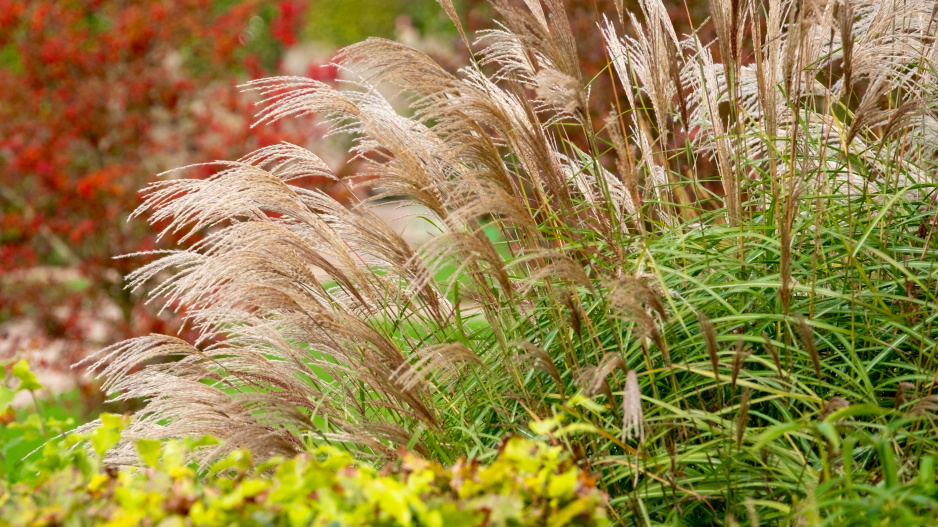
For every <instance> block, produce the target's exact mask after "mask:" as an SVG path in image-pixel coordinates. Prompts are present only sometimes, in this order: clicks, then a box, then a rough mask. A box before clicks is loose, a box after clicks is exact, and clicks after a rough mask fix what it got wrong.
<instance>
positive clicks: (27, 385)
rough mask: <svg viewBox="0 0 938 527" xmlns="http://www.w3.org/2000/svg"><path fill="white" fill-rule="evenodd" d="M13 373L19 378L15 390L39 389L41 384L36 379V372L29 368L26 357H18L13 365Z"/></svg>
mask: <svg viewBox="0 0 938 527" xmlns="http://www.w3.org/2000/svg"><path fill="white" fill-rule="evenodd" d="M13 375H14V376H15V377H16V378H17V379H19V380H20V385H19V387H17V390H33V391H36V390H41V389H42V384H39V380H38V379H36V374H34V373H33V371H32V370H31V369H29V363H28V362H26V359H20V360H18V361H16V364H14V365H13Z"/></svg>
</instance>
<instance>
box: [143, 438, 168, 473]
mask: <svg viewBox="0 0 938 527" xmlns="http://www.w3.org/2000/svg"><path fill="white" fill-rule="evenodd" d="M162 447H163V443H162V442H161V441H157V440H156V439H141V440H139V441H137V452H139V453H140V459H142V460H143V462H144V463H146V464H147V466H149V467H153V468H158V467H159V466H160V450H161V449H162Z"/></svg>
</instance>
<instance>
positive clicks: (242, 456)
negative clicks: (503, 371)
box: [0, 414, 608, 527]
mask: <svg viewBox="0 0 938 527" xmlns="http://www.w3.org/2000/svg"><path fill="white" fill-rule="evenodd" d="M101 422H102V426H101V427H99V428H98V429H97V430H95V431H94V432H93V433H91V434H90V435H82V434H70V435H68V436H66V437H65V438H64V439H63V440H60V441H56V442H50V443H48V444H47V445H46V446H45V447H44V448H43V450H42V455H41V457H39V458H38V459H37V460H36V461H35V462H34V463H33V468H34V469H35V470H34V471H32V474H33V475H32V476H31V477H29V478H28V479H27V480H25V481H21V482H18V483H16V484H12V485H10V484H4V486H3V489H2V492H0V525H4V526H6V525H30V526H40V525H69V526H85V525H89V526H90V525H107V526H113V527H116V526H132V525H144V524H145V525H161V526H176V525H219V526H221V525H225V526H227V525H257V526H261V525H265V526H266V525H289V526H300V525H333V526H340V525H361V526H371V525H382V526H427V527H443V526H446V527H458V526H467V527H468V526H478V525H492V526H497V525H501V526H515V525H517V526H522V525H539V526H540V525H544V526H558V527H559V526H562V525H583V526H601V525H607V524H608V522H607V520H606V517H605V496H604V495H603V493H602V492H600V491H599V490H598V489H597V488H596V485H595V480H594V479H592V478H590V477H589V476H587V475H586V474H585V473H584V472H582V471H580V470H579V469H578V468H577V467H576V465H575V464H574V463H573V462H572V461H571V460H570V459H569V458H568V457H567V456H566V455H564V454H563V452H562V450H561V448H559V447H550V446H546V445H544V444H543V443H536V442H531V441H528V440H525V439H522V438H518V437H515V438H511V439H508V440H507V441H505V443H504V444H503V445H502V447H501V449H500V452H499V455H498V456H497V458H496V459H495V460H494V462H492V463H491V464H489V465H487V466H483V465H481V464H479V463H477V462H474V461H470V462H458V463H457V464H456V465H455V466H453V467H450V468H444V467H443V466H442V465H440V464H438V463H434V462H430V461H425V460H423V459H420V458H418V457H415V456H413V455H410V454H406V455H404V456H402V458H401V460H400V463H399V464H396V465H394V466H393V467H388V469H386V470H384V471H382V472H379V471H377V470H375V469H374V468H372V467H370V466H367V465H363V464H359V463H356V462H355V461H354V459H353V458H352V457H351V455H350V454H348V453H347V452H344V451H340V450H338V449H336V448H333V447H329V446H323V447H319V448H318V449H316V450H315V451H313V452H312V455H307V454H303V455H299V456H297V457H294V458H292V459H285V458H274V459H270V460H268V461H266V462H264V463H260V464H256V465H255V464H254V463H253V461H252V457H251V453H250V452H249V451H247V450H236V451H234V452H232V453H231V454H229V455H228V456H227V457H225V458H224V459H222V460H221V461H218V462H217V463H215V464H214V465H212V466H211V467H209V468H208V469H207V470H199V469H198V468H197V467H196V466H194V465H192V464H187V462H186V459H187V456H186V453H187V452H191V451H193V450H195V449H199V448H207V447H210V446H212V445H213V444H216V443H217V441H216V440H214V439H211V438H208V437H205V438H202V439H200V440H194V439H186V440H173V441H168V442H160V441H154V440H140V441H137V442H136V449H137V452H138V453H139V455H140V459H141V460H142V462H143V466H142V467H140V468H135V469H125V470H121V471H117V470H115V469H114V468H113V467H104V466H102V465H101V464H100V463H99V462H98V461H97V460H98V457H97V456H93V455H91V453H90V452H89V450H88V449H87V448H83V442H86V441H89V440H90V443H91V445H92V446H93V450H94V451H95V452H97V453H101V452H103V451H104V450H106V449H108V448H111V447H113V446H114V445H115V444H116V443H117V442H118V441H119V439H120V432H121V430H122V429H123V428H124V426H125V424H126V418H123V417H120V416H115V415H109V414H104V415H102V419H101ZM84 444H86V443H84Z"/></svg>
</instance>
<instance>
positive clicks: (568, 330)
mask: <svg viewBox="0 0 938 527" xmlns="http://www.w3.org/2000/svg"><path fill="white" fill-rule="evenodd" d="M441 3H442V4H443V5H444V7H445V8H447V12H449V13H450V14H451V15H454V13H455V12H454V10H453V9H452V6H451V5H450V4H449V3H448V2H445V1H444V2H441ZM493 4H494V5H495V7H496V8H497V10H498V11H500V12H501V13H502V15H503V18H504V27H502V29H499V30H496V31H492V32H489V33H486V34H485V35H484V36H483V38H482V39H481V40H480V42H479V44H480V45H479V46H478V49H479V50H480V51H478V53H477V54H476V57H475V58H476V61H475V62H474V63H473V65H472V66H471V67H467V68H465V69H463V70H461V71H460V72H458V73H457V74H451V73H449V72H447V71H445V70H443V69H442V68H441V67H439V66H437V65H436V64H435V63H434V62H433V61H432V60H430V59H429V58H428V57H426V56H424V55H422V54H421V53H419V52H417V51H414V50H412V49H409V48H407V47H406V46H403V45H401V44H397V43H394V42H390V41H386V40H380V39H370V40H368V41H366V42H363V43H360V44H357V45H354V46H351V47H349V48H346V49H345V50H344V51H343V52H342V53H341V54H340V57H339V60H340V62H341V65H342V67H343V68H344V69H345V70H346V71H347V72H348V75H349V76H351V77H352V78H353V79H354V81H350V82H349V83H348V84H349V87H348V89H346V90H344V91H339V90H335V89H333V88H331V87H329V86H327V85H324V84H322V83H319V82H316V81H312V80H308V79H302V78H280V79H270V80H265V81H259V82H256V83H252V84H251V85H249V86H248V87H249V88H250V89H256V90H259V91H260V92H261V93H262V95H264V96H265V98H266V100H265V105H266V107H265V109H263V110H262V111H261V112H260V114H259V121H260V122H262V123H263V122H270V121H275V120H277V119H281V118H285V117H289V116H300V115H305V114H308V113H315V114H318V115H323V116H326V117H327V124H329V125H331V126H332V127H333V130H334V131H335V133H339V132H347V133H350V134H352V135H353V137H355V138H356V143H355V146H354V148H353V150H352V152H353V153H354V154H356V155H358V156H359V157H360V158H362V159H363V160H364V162H365V164H366V166H367V170H366V171H365V172H364V173H362V174H360V176H362V177H361V178H360V179H359V178H358V177H357V176H356V177H352V178H350V179H349V180H348V182H349V183H350V184H356V183H358V184H366V185H369V186H370V187H371V188H372V190H373V191H374V197H373V199H372V200H371V201H374V200H379V199H381V200H391V201H400V202H403V203H405V204H414V203H416V204H419V205H420V206H421V207H422V210H423V211H424V212H422V214H423V216H425V217H426V218H428V221H430V222H431V223H432V224H433V225H435V226H436V227H438V228H439V230H440V234H439V235H438V236H436V237H434V238H433V239H431V240H430V241H429V242H427V243H426V244H424V245H422V246H420V247H413V246H412V245H411V244H409V243H407V242H406V241H405V240H404V239H403V238H402V237H401V236H400V235H399V234H398V233H397V232H395V231H394V230H393V229H391V228H390V227H389V225H388V224H387V223H386V222H385V221H383V220H382V219H381V218H380V217H378V216H377V215H376V214H375V213H374V212H373V211H372V210H371V209H370V208H369V206H368V205H369V204H368V203H367V202H365V203H362V204H359V205H358V206H355V207H352V208H351V209H349V208H347V207H345V206H343V205H340V204H339V203H337V202H335V201H334V200H332V199H330V198H329V197H328V196H325V195H324V194H323V193H321V192H318V191H313V190H308V189H305V188H301V187H299V186H296V185H294V184H292V182H294V181H295V180H296V178H298V177H301V176H308V175H318V176H329V175H331V171H330V170H329V168H328V167H327V165H326V164H325V163H324V162H322V161H321V160H320V159H319V158H318V157H316V156H315V155H314V154H312V153H310V152H309V151H307V150H304V149H301V148H299V147H295V146H292V145H279V146H275V147H270V148H266V149H262V150H260V151H258V152H255V153H254V154H251V155H249V156H247V157H245V158H242V159H241V160H239V161H237V162H222V163H219V167H220V169H221V170H220V172H218V173H217V174H216V175H215V176H214V177H212V178H211V179H208V180H204V181H199V180H186V179H177V180H170V181H165V182H162V183H158V184H156V185H154V186H152V187H150V188H149V190H148V199H147V202H146V205H145V207H144V208H142V209H141V210H140V211H138V212H139V213H141V214H142V213H145V212H151V213H152V215H151V221H153V222H155V223H157V222H159V223H161V224H162V225H166V232H176V231H181V230H186V229H189V230H190V232H191V233H193V234H195V233H199V234H202V233H204V234H205V238H204V239H202V240H201V241H199V242H197V243H194V244H193V245H192V246H191V247H190V248H189V249H187V250H182V251H176V252H171V253H168V254H166V255H165V257H164V258H163V259H162V260H160V261H157V262H155V263H153V264H150V265H148V266H146V267H143V268H141V269H140V270H138V271H137V272H136V273H135V274H134V276H133V284H132V285H133V286H135V287H139V286H142V285H143V284H144V283H146V282H147V281H149V280H151V279H155V278H157V279H161V280H162V282H161V284H162V285H161V286H159V288H158V289H157V290H156V291H157V294H158V295H163V296H164V297H165V299H166V300H167V301H168V302H169V305H171V306H176V305H181V306H186V308H187V311H186V316H187V318H188V319H189V321H191V323H192V324H193V325H194V327H196V328H197V329H198V330H199V331H200V332H201V334H202V339H201V340H200V341H198V342H194V343H190V342H185V341H183V340H180V339H175V338H172V337H166V336H155V335H154V336H149V337H143V338H138V339H135V340H131V341H127V342H124V343H122V344H119V345H117V346H115V347H113V348H111V349H109V350H106V351H105V352H103V353H102V354H100V355H99V357H98V362H97V363H96V364H95V368H96V369H98V370H99V371H101V372H102V374H103V376H104V377H105V378H106V379H107V388H108V389H109V390H110V391H111V393H112V394H114V395H115V396H117V397H118V398H131V397H146V398H148V399H149V403H148V406H147V407H146V408H145V409H144V410H143V411H142V412H140V413H138V414H137V415H136V416H135V417H134V419H133V420H132V422H131V423H130V425H129V428H128V431H127V436H126V437H128V438H129V439H130V440H131V441H132V440H135V439H139V438H171V437H178V436H191V435H201V434H205V433H207V434H211V435H216V436H219V437H221V438H224V439H225V440H226V444H228V445H232V446H231V447H230V448H235V446H236V445H237V446H240V445H246V446H248V447H250V448H251V450H252V452H254V453H255V455H257V456H259V457H260V458H267V457H270V456H275V455H293V454H295V453H296V452H298V451H302V450H304V449H306V448H310V447H311V446H314V445H320V444H326V443H333V444H335V443H339V444H342V445H343V446H344V447H346V448H349V449H350V450H352V451H354V452H355V453H356V455H357V456H360V457H376V458H379V459H380V458H384V459H386V460H393V459H395V457H396V451H397V448H399V447H400V446H407V447H412V448H413V449H414V450H416V451H418V452H421V453H422V454H424V455H426V456H427V457H429V458H431V459H436V460H439V461H442V462H450V461H452V460H454V459H455V458H456V457H458V456H461V455H466V454H470V455H483V456H485V455H487V453H489V452H490V451H491V449H493V448H494V447H495V445H497V444H498V441H499V438H500V437H502V436H503V435H504V434H506V433H508V432H513V431H514V432H517V433H527V427H528V426H529V422H533V425H531V426H532V428H533V429H534V430H535V431H536V432H537V433H539V434H544V435H545V438H549V439H550V440H551V441H555V442H557V443H558V444H563V445H564V446H565V447H566V448H567V449H568V450H570V451H571V452H573V453H575V455H576V456H577V457H578V458H579V460H580V462H582V463H584V464H585V465H588V466H590V468H591V470H592V471H593V472H594V473H596V474H597V475H598V477H599V485H600V486H601V488H603V489H604V490H606V491H607V492H608V493H609V494H610V496H611V499H610V505H611V511H612V512H613V513H614V514H615V516H616V518H617V520H620V521H622V522H631V523H635V524H644V525H650V524H655V523H667V524H682V523H683V524H692V525H713V524H727V523H733V522H734V521H736V520H735V518H744V517H753V518H760V521H764V522H773V523H783V522H799V521H813V520H811V518H808V516H809V515H810V514H812V512H811V511H812V510H813V509H811V508H810V506H809V505H810V500H809V498H810V497H811V496H812V495H815V494H814V490H813V489H814V488H815V487H817V488H821V487H819V485H820V484H821V483H823V482H830V481H833V480H834V478H837V477H844V478H846V479H845V480H844V481H845V485H847V483H846V482H849V485H852V486H853V487H852V488H853V489H866V490H857V492H859V493H860V494H858V495H856V496H858V497H859V498H860V499H866V498H867V497H868V496H869V495H870V493H871V492H872V491H871V490H870V489H875V488H878V487H877V485H880V482H883V481H885V480H886V478H885V477H884V474H891V476H890V477H891V478H892V479H893V480H894V481H893V483H895V485H891V486H890V487H889V488H890V489H892V488H899V487H898V486H901V485H903V484H909V483H910V482H911V481H913V480H918V479H919V478H918V476H919V475H918V467H919V459H921V458H924V457H926V456H928V455H933V454H934V453H936V452H938V434H936V428H935V417H936V414H935V409H936V407H938V406H936V402H935V397H936V396H935V395H933V393H934V388H935V386H934V382H935V373H934V372H935V371H938V362H936V361H935V350H936V345H938V344H936V343H938V339H936V337H938V334H936V331H938V330H936V327H935V319H936V318H938V310H936V305H938V303H936V302H938V299H936V290H938V281H936V279H935V265H934V262H935V261H938V253H936V246H938V242H936V241H935V240H936V237H938V236H936V235H935V232H934V231H935V221H936V219H938V212H936V209H935V205H934V198H935V182H934V179H933V174H934V173H935V168H936V167H935V162H936V156H935V154H936V151H938V150H936V148H938V143H936V141H935V138H936V137H938V129H936V127H938V120H936V119H934V117H933V116H932V113H931V112H932V109H933V108H934V107H935V103H936V102H938V97H936V93H935V86H938V76H936V74H935V70H934V68H933V64H932V58H933V57H934V56H935V55H934V54H935V53H938V48H936V47H935V46H936V41H938V39H935V31H936V28H938V23H931V22H929V21H932V19H933V17H934V16H935V13H938V10H936V9H935V6H936V4H935V2H933V1H921V2H902V3H901V5H900V3H892V2H885V3H884V2H875V3H874V2H866V1H849V2H845V3H841V4H836V6H835V5H834V4H825V5H820V4H818V5H813V4H812V5H810V6H803V5H802V4H800V3H791V2H787V1H781V0H773V1H767V2H765V3H753V2H724V1H721V0H714V1H713V2H712V3H711V12H712V13H713V15H714V28H715V31H716V34H717V36H718V40H717V41H716V42H715V43H713V44H714V45H713V46H707V45H705V44H704V43H702V42H700V41H699V40H698V39H697V37H696V36H695V35H691V36H689V37H686V38H684V39H679V38H678V37H677V35H676V34H675V32H674V30H673V28H672V27H671V25H670V21H669V20H668V17H667V16H666V12H665V10H664V8H663V7H662V6H661V5H660V4H659V3H657V2H654V1H651V0H648V1H645V2H641V10H642V13H641V16H642V17H643V19H644V23H643V24H642V23H639V21H638V19H637V17H633V16H632V15H629V17H628V18H627V17H626V16H625V13H620V15H621V16H620V17H619V22H620V24H624V23H625V21H626V20H629V22H630V24H629V25H630V26H631V27H632V28H633V29H634V32H633V33H632V34H633V35H634V37H628V38H625V39H624V40H623V39H620V38H619V37H618V36H617V35H616V33H617V29H616V27H615V24H614V23H612V22H608V21H607V22H606V23H604V24H603V33H604V37H605V42H606V46H607V48H608V50H609V53H610V69H614V70H615V72H616V73H617V74H618V76H619V81H620V83H621V85H622V86H624V92H623V95H625V99H626V100H627V102H628V107H627V108H626V110H625V111H618V110H617V111H616V112H614V113H613V115H612V116H611V118H610V119H608V120H607V121H606V123H605V126H604V127H602V128H600V127H599V126H598V125H597V124H596V123H594V122H593V118H592V117H591V115H590V112H589V111H588V110H587V108H588V107H589V104H588V100H589V97H590V93H591V92H590V91H589V90H588V86H589V83H588V82H587V81H586V80H585V79H583V78H582V76H581V74H580V73H579V70H578V59H577V56H576V53H575V46H574V45H573V42H574V41H575V35H574V34H573V33H572V31H571V30H570V28H569V26H568V25H567V24H566V18H565V15H564V12H563V7H562V5H561V3H560V2H559V0H548V1H545V2H543V4H542V3H540V2H537V1H531V2H526V4H527V6H528V9H520V8H516V7H513V5H510V4H509V3H507V2H502V1H495V2H493ZM454 22H456V23H457V24H458V20H456V19H455V17H454ZM744 36H750V37H751V41H752V42H753V46H754V50H753V60H754V62H753V63H752V64H744V62H743V59H744V53H743V52H742V50H743V49H744V47H745V46H744V45H743V44H744V40H743V39H744ZM467 43H468V40H467ZM711 47H713V48H717V47H718V48H719V51H720V55H719V59H715V58H714V56H713V53H712V52H711ZM611 75H612V72H610V76H611ZM593 82H598V80H595V79H594V81H593ZM376 87H381V88H385V89H387V90H389V91H394V90H395V89H396V90H397V91H396V92H395V93H398V94H399V95H401V96H403V97H405V98H407V100H409V101H410V109H409V113H408V116H402V115H400V114H398V113H397V112H395V111H394V107H393V106H392V104H391V103H390V102H389V101H388V100H387V99H385V98H384V96H382V95H381V94H382V93H387V91H381V90H378V89H375V88H376ZM610 102H612V101H610ZM616 102H617V101H616ZM597 129H599V130H598V131H597ZM612 164H615V166H616V170H617V172H618V174H614V173H613V172H611V170H610V169H611V167H610V168H607V167H606V165H612ZM707 166H709V167H712V168H711V169H707V168H706V167H707ZM710 174H713V176H714V178H718V179H717V180H710V179H709V178H708V177H709V175H710ZM714 188H716V189H718V191H717V192H714V191H712V189H714ZM209 343H211V344H209ZM154 359H172V360H167V361H163V362H160V363H156V364H154V363H153V361H154ZM140 364H147V365H146V366H145V367H144V368H143V369H141V370H137V369H135V368H136V367H137V365H140ZM862 437H875V438H876V442H877V444H885V445H888V447H889V448H885V447H884V448H882V449H880V450H881V452H880V453H881V454H883V455H872V453H871V448H870V447H869V446H865V447H863V448H857V449H853V450H847V449H844V448H843V445H844V444H849V442H851V441H853V442H856V441H860V439H859V438H862ZM887 450H888V451H890V452H891V456H892V457H889V456H888V455H885V452H886V451H887ZM218 454H222V455H223V454H224V452H222V451H218V452H212V453H205V454H204V456H203V457H201V458H198V459H200V460H202V461H203V462H210V459H211V458H212V456H214V455H218ZM109 455H110V458H109V459H110V460H111V461H113V462H120V463H134V462H139V461H138V460H137V458H136V456H135V455H134V452H133V450H132V449H129V448H126V447H121V448H118V449H116V450H115V451H113V452H112V453H111V454H109ZM848 467H849V468H848ZM896 485H898V486H896ZM839 488H840V487H835V489H839ZM929 488H930V487H929ZM837 492H840V491H839V490H837ZM838 499H839V498H838ZM851 499H852V498H851ZM835 501H836V500H835ZM830 514H836V513H835V512H830Z"/></svg>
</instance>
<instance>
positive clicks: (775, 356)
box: [762, 332, 784, 379]
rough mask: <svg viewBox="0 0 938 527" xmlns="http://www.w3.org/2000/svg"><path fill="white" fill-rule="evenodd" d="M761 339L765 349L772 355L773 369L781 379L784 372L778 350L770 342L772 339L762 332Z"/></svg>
mask: <svg viewBox="0 0 938 527" xmlns="http://www.w3.org/2000/svg"><path fill="white" fill-rule="evenodd" d="M762 341H763V342H764V343H765V346H764V348H765V351H766V352H768V354H769V356H770V357H772V362H773V363H774V364H775V371H777V372H778V378H779V379H781V378H782V377H783V375H784V374H783V373H782V362H781V361H780V360H779V357H778V351H777V350H776V349H775V345H774V344H772V340H771V339H770V338H769V336H768V335H767V334H766V333H764V332H763V333H762Z"/></svg>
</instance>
